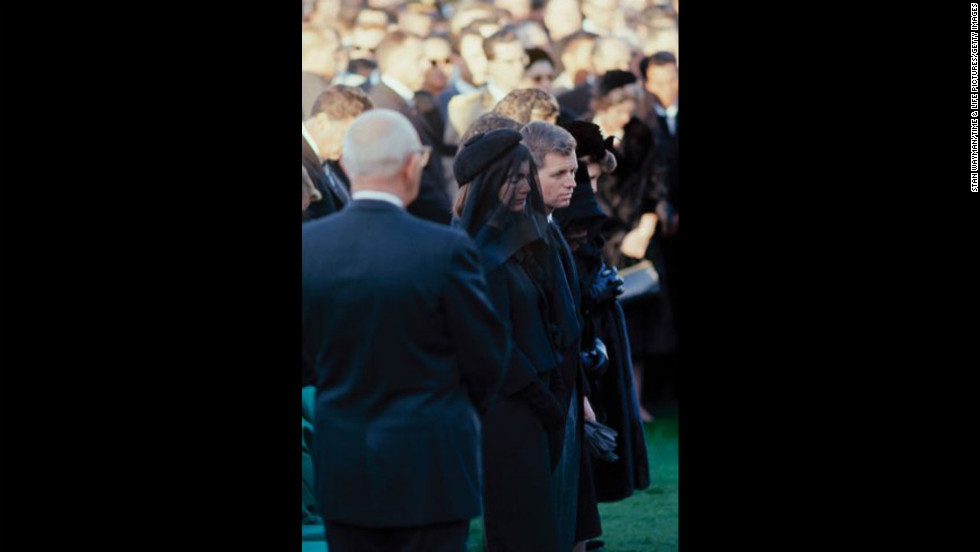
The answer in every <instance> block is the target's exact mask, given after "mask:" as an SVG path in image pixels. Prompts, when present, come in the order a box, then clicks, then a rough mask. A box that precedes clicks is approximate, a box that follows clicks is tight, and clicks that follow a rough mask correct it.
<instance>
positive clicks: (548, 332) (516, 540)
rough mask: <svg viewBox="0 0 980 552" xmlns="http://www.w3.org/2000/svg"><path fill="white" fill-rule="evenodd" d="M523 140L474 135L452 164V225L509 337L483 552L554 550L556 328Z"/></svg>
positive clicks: (559, 427) (489, 439) (489, 429)
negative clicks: (478, 266) (470, 243)
mask: <svg viewBox="0 0 980 552" xmlns="http://www.w3.org/2000/svg"><path fill="white" fill-rule="evenodd" d="M520 142H521V134H520V133H519V132H516V131H514V130H510V129H498V130H493V131H490V132H487V133H486V134H478V135H476V136H474V137H473V138H472V139H470V140H469V141H467V142H466V143H465V144H464V146H463V148H462V149H461V150H460V153H459V154H458V155H457V157H456V161H455V163H454V167H453V172H454V174H455V175H456V177H457V179H458V180H459V182H460V193H459V195H458V196H457V199H456V204H455V207H454V214H455V215H456V217H458V227H460V228H462V229H464V230H465V231H466V232H467V233H469V235H470V236H472V237H473V240H474V241H475V242H476V244H477V247H478V248H479V250H480V256H481V260H482V263H483V269H484V272H485V274H486V279H487V284H488V289H489V293H490V298H491V300H492V301H493V303H494V305H495V307H496V309H497V312H498V314H499V315H500V318H501V319H502V320H503V321H504V323H505V324H507V325H508V327H509V329H510V333H511V336H512V340H513V348H512V356H511V361H510V364H509V366H508V369H507V375H506V378H505V380H504V383H503V385H502V388H501V390H500V393H499V395H498V398H497V402H496V403H495V404H494V406H493V407H491V409H490V410H489V412H488V413H487V414H486V416H485V418H484V420H483V459H484V462H483V470H484V471H483V501H484V510H483V514H484V540H485V543H486V547H485V549H486V550H487V551H488V552H494V551H497V550H507V551H528V552H552V551H554V552H559V550H560V546H559V542H558V528H557V526H556V505H555V504H552V502H553V501H552V500H551V498H550V497H551V496H552V485H553V478H552V470H553V468H554V466H555V465H556V464H557V461H558V455H559V454H560V451H561V442H560V439H561V437H560V436H561V435H562V434H563V428H564V422H565V420H564V418H565V413H564V410H563V409H562V407H561V405H560V403H559V402H558V400H557V399H556V398H555V393H554V391H555V386H556V385H560V382H558V381H557V377H558V376H557V374H558V370H555V367H556V366H557V365H558V363H559V361H558V359H557V358H556V351H557V349H556V347H555V345H554V340H555V339H556V338H558V337H559V336H558V334H559V333H560V332H561V328H560V327H558V326H557V325H556V324H553V323H551V322H550V317H549V310H548V304H549V301H550V299H549V294H550V291H549V289H548V285H547V283H548V282H549V281H550V280H549V278H550V277H551V276H550V275H549V269H548V268H547V267H548V263H547V262H545V259H546V257H545V255H547V254H548V250H547V249H546V244H547V218H546V215H545V210H544V202H543V200H542V197H541V189H540V186H539V184H538V182H537V179H536V173H537V171H536V169H535V167H534V163H533V161H532V160H531V154H530V152H529V151H528V149H527V148H526V147H525V146H524V145H523V144H521V143H520ZM474 345H476V344H474ZM560 552H568V551H566V550H560Z"/></svg>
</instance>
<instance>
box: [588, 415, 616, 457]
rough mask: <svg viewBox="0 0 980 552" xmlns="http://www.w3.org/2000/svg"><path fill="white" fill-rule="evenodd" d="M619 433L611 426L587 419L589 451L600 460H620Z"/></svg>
mask: <svg viewBox="0 0 980 552" xmlns="http://www.w3.org/2000/svg"><path fill="white" fill-rule="evenodd" d="M617 435H618V433H617V432H616V430H615V429H613V428H611V427H608V426H604V425H602V424H600V423H599V422H590V421H589V420H586V421H585V445H586V446H587V447H588V449H589V453H591V454H592V456H595V457H596V458H599V459H600V460H605V461H606V462H615V461H616V460H619V455H617V454H616V436H617Z"/></svg>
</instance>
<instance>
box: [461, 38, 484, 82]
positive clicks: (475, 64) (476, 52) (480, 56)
mask: <svg viewBox="0 0 980 552" xmlns="http://www.w3.org/2000/svg"><path fill="white" fill-rule="evenodd" d="M459 55H460V57H462V58H463V63H464V64H465V65H466V71H465V72H467V73H469V75H470V83H472V84H475V85H477V86H481V85H482V84H483V83H485V82H487V55H486V54H485V53H484V52H483V38H482V37H479V36H475V35H465V36H463V38H461V39H460V41H459Z"/></svg>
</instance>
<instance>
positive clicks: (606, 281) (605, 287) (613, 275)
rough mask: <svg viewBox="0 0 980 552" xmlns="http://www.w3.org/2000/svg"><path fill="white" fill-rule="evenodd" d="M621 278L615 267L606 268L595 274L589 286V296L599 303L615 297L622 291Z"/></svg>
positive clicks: (622, 283)
mask: <svg viewBox="0 0 980 552" xmlns="http://www.w3.org/2000/svg"><path fill="white" fill-rule="evenodd" d="M623 285H624V282H623V279H622V278H620V277H619V273H618V272H616V269H615V268H606V269H605V270H602V271H601V272H599V274H598V275H596V279H595V282H593V283H592V286H591V287H590V288H589V298H591V299H592V301H594V302H596V303H599V302H601V301H609V300H611V299H615V298H616V297H618V296H619V295H622V293H623Z"/></svg>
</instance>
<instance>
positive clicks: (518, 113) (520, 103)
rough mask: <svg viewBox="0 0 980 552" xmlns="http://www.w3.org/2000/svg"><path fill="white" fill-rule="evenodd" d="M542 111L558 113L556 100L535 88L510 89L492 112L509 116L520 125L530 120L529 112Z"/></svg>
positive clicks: (552, 113)
mask: <svg viewBox="0 0 980 552" xmlns="http://www.w3.org/2000/svg"><path fill="white" fill-rule="evenodd" d="M535 110H538V111H544V112H545V113H548V114H549V115H555V114H557V113H558V110H559V107H558V100H556V99H555V97H554V96H552V95H551V94H549V93H547V92H545V91H543V90H539V89H537V88H524V89H520V90H512V91H511V92H510V93H509V94H507V95H506V96H504V99H502V100H500V101H499V102H498V103H497V105H496V106H495V107H494V108H493V112H494V113H499V114H500V115H503V116H504V117H509V118H511V119H513V120H515V121H517V122H518V123H521V124H522V125H526V124H528V123H530V122H531V113H532V112H533V111H535Z"/></svg>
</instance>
